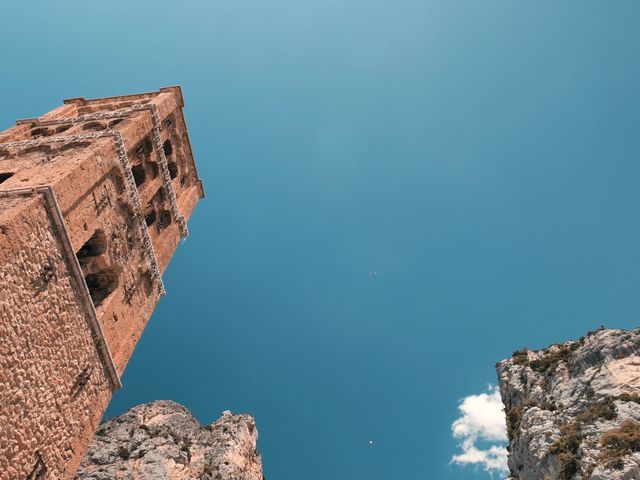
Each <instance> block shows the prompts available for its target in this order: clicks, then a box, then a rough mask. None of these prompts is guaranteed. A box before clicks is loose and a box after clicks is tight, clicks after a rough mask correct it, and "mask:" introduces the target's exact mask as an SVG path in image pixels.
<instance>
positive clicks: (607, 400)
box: [496, 329, 640, 480]
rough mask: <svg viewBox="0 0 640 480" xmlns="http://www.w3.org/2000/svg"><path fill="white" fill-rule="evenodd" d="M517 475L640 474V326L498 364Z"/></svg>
mask: <svg viewBox="0 0 640 480" xmlns="http://www.w3.org/2000/svg"><path fill="white" fill-rule="evenodd" d="M496 367H497V371H498V378H499V382H500V393H501V395H502V401H503V403H504V405H505V412H506V416H507V427H508V431H509V469H510V471H511V478H512V479H519V480H546V479H553V480H555V479H560V480H565V479H573V480H575V479H591V480H631V479H640V423H638V421H639V420H640V329H636V330H633V331H624V330H605V329H600V330H597V331H595V332H590V333H589V334H588V335H587V336H586V337H583V338H581V339H580V340H578V341H575V342H567V343H564V344H560V345H554V346H551V347H549V348H547V349H544V350H540V351H535V352H534V351H530V350H526V349H525V350H521V351H519V352H515V353H514V355H513V357H512V358H510V359H507V360H503V361H502V362H499V363H498V364H497V366H496Z"/></svg>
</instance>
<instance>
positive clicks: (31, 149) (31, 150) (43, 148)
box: [20, 145, 51, 155]
mask: <svg viewBox="0 0 640 480" xmlns="http://www.w3.org/2000/svg"><path fill="white" fill-rule="evenodd" d="M34 152H42V153H49V152H51V147H50V146H49V145H36V146H33V147H29V148H25V149H24V150H22V151H21V152H20V155H27V154H29V153H34Z"/></svg>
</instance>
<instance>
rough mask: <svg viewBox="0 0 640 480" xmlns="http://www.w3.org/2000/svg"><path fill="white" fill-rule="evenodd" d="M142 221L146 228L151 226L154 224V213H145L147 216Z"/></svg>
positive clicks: (152, 211)
mask: <svg viewBox="0 0 640 480" xmlns="http://www.w3.org/2000/svg"><path fill="white" fill-rule="evenodd" d="M144 221H145V223H146V224H147V227H150V226H151V225H153V224H154V223H155V222H156V211H155V210H151V211H149V212H147V214H146V215H145V216H144Z"/></svg>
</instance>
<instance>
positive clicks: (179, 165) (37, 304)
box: [0, 87, 204, 480]
mask: <svg viewBox="0 0 640 480" xmlns="http://www.w3.org/2000/svg"><path fill="white" fill-rule="evenodd" d="M183 105H184V104H183V98H182V92H181V90H180V88H179V87H168V88H162V89H160V91H159V92H153V93H143V94H138V95H125V96H120V97H109V98H101V99H95V100H85V99H84V98H73V99H69V100H65V101H64V104H63V105H62V106H60V107H58V108H56V109H54V110H52V111H51V112H49V113H47V114H45V115H43V116H42V117H38V118H30V119H26V120H20V121H18V122H17V123H16V126H14V127H12V128H10V129H8V130H6V131H4V132H2V133H0V480H36V479H45V478H46V479H55V480H58V479H69V478H71V477H72V476H73V475H74V473H75V471H76V469H77V467H78V465H79V462H80V460H81V458H82V455H83V454H84V452H85V450H86V448H87V446H88V444H89V442H90V440H91V438H92V436H93V435H94V433H95V431H96V429H97V427H98V425H99V422H100V419H101V417H102V414H103V413H104V410H105V409H106V407H107V405H108V403H109V400H110V399H111V396H112V394H113V392H114V391H115V390H117V389H118V388H119V387H120V385H121V384H120V376H121V375H122V372H123V371H124V368H125V366H126V364H127V361H128V360H129V358H130V356H131V353H132V351H133V349H134V347H135V345H136V343H137V341H138V339H139V338H140V334H141V333H142V331H143V329H144V327H145V325H146V323H147V321H148V320H149V317H150V316H151V314H152V312H153V310H154V308H155V305H156V303H157V302H158V300H159V298H160V296H162V295H163V294H164V287H163V284H162V272H163V271H164V269H165V268H166V266H167V264H168V262H169V260H170V258H171V256H172V255H173V252H174V250H175V249H176V247H177V246H178V244H179V243H180V239H181V238H184V237H185V236H186V235H187V233H188V232H187V223H186V219H187V218H188V217H189V216H190V214H191V212H192V210H193V208H194V207H195V205H196V203H197V202H198V200H199V199H200V198H202V197H203V195H204V191H203V188H202V183H201V181H200V179H199V178H198V174H197V171H196V167H195V164H194V159H193V155H192V152H191V146H190V144H189V137H188V135H187V129H186V125H185V121H184V117H183V113H182V107H183Z"/></svg>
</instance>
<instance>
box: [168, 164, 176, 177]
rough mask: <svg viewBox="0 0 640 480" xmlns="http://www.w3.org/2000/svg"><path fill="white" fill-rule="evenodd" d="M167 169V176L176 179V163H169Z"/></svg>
mask: <svg viewBox="0 0 640 480" xmlns="http://www.w3.org/2000/svg"><path fill="white" fill-rule="evenodd" d="M167 167H169V175H170V176H171V178H172V179H174V178H176V177H177V176H178V164H177V163H176V162H169V163H168V164H167Z"/></svg>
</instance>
